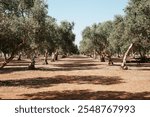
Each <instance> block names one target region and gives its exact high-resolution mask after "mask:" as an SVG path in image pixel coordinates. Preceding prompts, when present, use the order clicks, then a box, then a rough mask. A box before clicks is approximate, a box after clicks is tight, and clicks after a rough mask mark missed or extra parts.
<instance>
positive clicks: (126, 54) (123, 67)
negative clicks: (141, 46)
mask: <svg viewBox="0 0 150 117" xmlns="http://www.w3.org/2000/svg"><path fill="white" fill-rule="evenodd" d="M132 47H133V43H131V44H130V46H129V48H128V49H127V51H126V52H125V54H124V57H123V62H122V64H121V68H122V69H124V70H127V69H128V67H127V66H126V61H127V56H128V55H129V52H130V50H131V49H132Z"/></svg>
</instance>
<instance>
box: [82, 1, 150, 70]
mask: <svg viewBox="0 0 150 117" xmlns="http://www.w3.org/2000/svg"><path fill="white" fill-rule="evenodd" d="M149 14H150V2H149V0H130V1H129V3H128V6H127V7H126V9H125V16H121V15H116V16H115V18H114V20H113V21H106V22H103V23H99V24H94V25H92V26H91V27H86V28H85V29H84V30H83V33H82V37H83V40H82V41H81V42H80V52H81V53H85V54H91V53H95V52H96V53H97V54H99V55H100V58H101V61H104V56H106V55H107V57H108V58H109V64H113V62H112V60H111V55H113V54H117V55H118V57H119V56H120V55H124V56H123V63H122V65H121V66H122V68H123V69H127V66H126V59H127V56H128V55H129V52H130V51H131V50H132V52H133V53H137V54H139V55H140V58H141V59H143V58H145V56H146V54H148V53H149V51H150V15H149Z"/></svg>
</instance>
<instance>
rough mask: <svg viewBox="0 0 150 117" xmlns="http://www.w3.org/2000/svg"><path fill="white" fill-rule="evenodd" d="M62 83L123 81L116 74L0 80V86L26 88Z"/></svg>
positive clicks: (110, 82)
mask: <svg viewBox="0 0 150 117" xmlns="http://www.w3.org/2000/svg"><path fill="white" fill-rule="evenodd" d="M62 83H68V84H71V83H74V84H94V85H113V84H120V83H124V82H123V80H122V79H121V78H119V77H117V76H115V77H106V76H65V75H58V76H55V77H44V78H42V77H38V78H28V79H20V80H1V81H0V87H3V86H4V87H12V86H13V87H27V88H43V87H50V86H54V85H57V84H62Z"/></svg>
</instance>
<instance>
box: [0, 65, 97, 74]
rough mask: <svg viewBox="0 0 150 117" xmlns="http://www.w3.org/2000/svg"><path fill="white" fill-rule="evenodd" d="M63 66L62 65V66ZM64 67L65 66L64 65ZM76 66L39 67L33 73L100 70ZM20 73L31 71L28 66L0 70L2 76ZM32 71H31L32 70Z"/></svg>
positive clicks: (92, 67)
mask: <svg viewBox="0 0 150 117" xmlns="http://www.w3.org/2000/svg"><path fill="white" fill-rule="evenodd" d="M60 66H61V65H60ZM62 66H65V64H64V65H62ZM75 66H76V65H74V67H71V66H70V67H67V66H66V67H57V68H56V66H55V67H49V68H46V67H37V68H35V69H34V70H33V71H36V70H37V71H74V70H94V69H100V68H98V67H94V66H87V67H83V66H82V67H75ZM19 71H29V70H28V66H26V67H24V66H21V67H19V66H18V67H6V68H3V69H0V74H7V73H12V72H19ZM30 71H31V70H30Z"/></svg>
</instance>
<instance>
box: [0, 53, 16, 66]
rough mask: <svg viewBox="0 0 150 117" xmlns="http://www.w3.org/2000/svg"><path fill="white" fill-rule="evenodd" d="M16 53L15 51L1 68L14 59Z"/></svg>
mask: <svg viewBox="0 0 150 117" xmlns="http://www.w3.org/2000/svg"><path fill="white" fill-rule="evenodd" d="M14 56H15V53H14V52H13V53H12V54H11V56H10V57H9V58H8V59H5V61H4V63H3V64H2V65H1V67H0V69H3V68H4V67H5V66H6V65H7V64H8V63H9V62H10V61H12V60H13V58H14Z"/></svg>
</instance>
